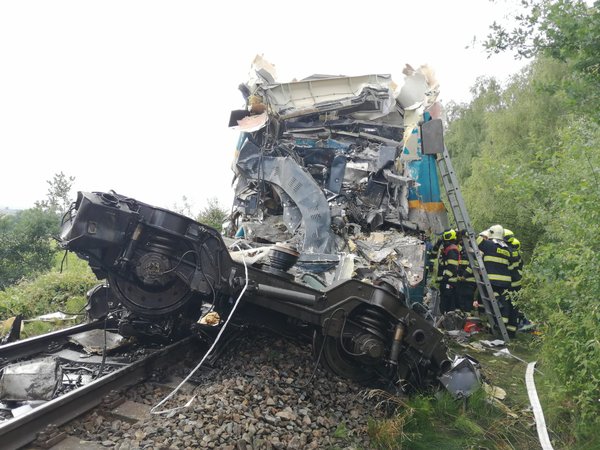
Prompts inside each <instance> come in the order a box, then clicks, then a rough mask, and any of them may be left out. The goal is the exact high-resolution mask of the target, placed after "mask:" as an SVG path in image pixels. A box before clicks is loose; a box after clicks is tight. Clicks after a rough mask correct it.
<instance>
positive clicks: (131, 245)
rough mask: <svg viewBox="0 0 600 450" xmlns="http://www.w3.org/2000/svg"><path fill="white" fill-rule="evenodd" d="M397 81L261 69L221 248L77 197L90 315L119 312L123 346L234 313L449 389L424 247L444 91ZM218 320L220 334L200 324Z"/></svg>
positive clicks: (125, 202) (240, 125)
mask: <svg viewBox="0 0 600 450" xmlns="http://www.w3.org/2000/svg"><path fill="white" fill-rule="evenodd" d="M404 73H405V76H406V77H405V80H404V84H403V85H402V86H401V87H399V86H397V85H396V84H395V83H394V82H393V81H392V79H391V77H390V76H389V75H365V76H356V77H345V76H322V75H315V76H312V77H309V78H306V79H304V80H301V81H294V82H290V83H278V82H276V81H275V75H274V68H273V66H271V65H270V64H269V63H268V62H266V61H265V60H263V59H262V58H260V57H257V58H256V59H255V61H254V63H253V70H252V71H251V74H252V75H251V77H250V80H249V81H248V82H247V83H245V84H242V85H240V90H241V91H242V94H243V96H244V98H245V101H246V106H247V107H246V108H245V109H243V110H236V111H233V112H232V114H231V119H230V126H231V127H234V128H236V129H238V130H239V131H240V132H241V133H240V139H239V144H238V147H237V151H236V156H235V164H234V172H235V199H234V204H233V210H232V215H231V216H230V220H229V222H228V224H227V227H226V232H225V233H224V235H225V236H223V235H222V234H221V233H219V232H218V231H216V230H214V229H212V228H210V227H208V226H206V225H203V224H201V223H198V222H196V221H194V220H192V219H190V218H188V217H185V216H183V215H180V214H177V213H174V212H171V211H168V210H165V209H161V208H157V207H153V206H151V205H148V204H145V203H142V202H139V201H137V200H134V199H131V198H128V197H125V196H122V195H118V194H116V193H114V192H110V193H101V192H93V193H83V192H80V193H79V194H78V197H77V200H76V202H75V203H74V206H73V208H72V210H71V212H70V214H69V215H68V216H67V217H66V219H65V221H64V225H63V231H62V235H61V242H62V246H63V247H64V248H65V249H68V250H71V251H73V252H76V253H77V254H78V255H79V256H81V257H83V258H84V259H86V260H87V261H88V262H89V264H90V266H91V267H92V269H93V270H94V272H95V274H96V275H97V277H98V278H99V279H106V280H107V282H106V283H105V284H103V285H100V286H99V287H98V288H97V289H95V290H94V291H93V292H92V294H91V295H90V304H89V309H90V311H91V312H92V315H94V316H96V317H101V316H102V315H105V314H107V313H108V311H109V309H110V308H109V307H110V306H111V305H116V304H120V305H121V307H122V308H124V309H125V312H124V313H121V315H120V319H119V320H120V332H121V334H123V335H126V336H129V335H137V336H153V337H169V336H172V335H174V334H177V333H181V332H184V331H185V330H187V331H189V330H190V329H191V328H194V329H196V330H200V332H201V333H202V334H204V335H209V336H213V338H214V335H215V331H214V330H215V329H218V328H219V326H221V327H222V326H224V324H226V323H227V322H226V320H225V319H227V318H228V317H229V315H230V313H232V311H233V310H235V314H233V316H232V318H233V321H234V322H237V323H238V324H260V325H263V326H267V327H269V328H274V329H279V330H280V331H282V332H287V333H290V332H292V333H295V334H302V335H310V336H311V337H312V339H313V350H314V354H315V358H316V359H317V361H318V362H320V363H321V364H323V365H324V366H326V367H327V368H328V369H330V370H331V371H332V372H334V373H336V374H338V375H340V376H342V377H346V378H349V379H352V380H357V381H372V380H376V379H380V380H381V379H384V380H387V381H389V382H392V383H396V384H397V385H403V386H408V385H412V386H423V385H427V384H430V383H431V382H437V380H442V383H443V384H445V385H446V386H448V385H449V384H452V383H456V380H457V378H458V373H459V372H460V371H461V370H462V369H460V368H457V367H453V362H452V361H451V360H450V359H449V358H448V356H447V348H446V346H445V344H444V343H443V340H442V337H443V335H442V333H441V332H440V331H439V330H438V329H436V328H435V327H434V326H433V325H432V323H431V321H430V320H428V319H426V315H425V314H424V312H425V311H426V308H425V307H423V305H422V297H423V285H424V268H425V242H424V236H425V235H428V234H430V233H431V232H439V231H441V230H443V229H444V228H445V227H446V226H447V216H446V211H445V209H444V206H443V204H442V203H441V200H440V193H439V188H438V179H437V172H436V164H435V155H431V154H428V147H429V146H435V145H438V146H439V145H440V140H441V131H440V130H438V129H436V128H433V127H431V128H428V123H429V122H431V121H430V120H429V119H431V118H432V117H433V118H435V117H437V116H438V115H439V109H440V108H439V104H438V103H437V102H436V97H437V93H438V86H437V84H436V82H435V79H434V78H433V76H432V74H431V72H430V71H429V70H428V69H427V67H421V68H420V69H418V70H414V69H412V68H410V66H407V67H406V69H405V72H404ZM437 122H439V121H437ZM431 123H432V122H431ZM441 145H443V144H441ZM227 236H229V237H227ZM238 304H239V308H237V306H238ZM236 308H237V309H236ZM209 312H210V313H212V317H213V318H215V317H216V320H213V323H212V324H207V323H206V320H202V319H201V320H200V321H198V319H199V318H201V317H202V318H204V319H205V318H206V317H207V313H209ZM215 312H216V313H217V315H215V314H214V313H215ZM197 321H198V323H196V322H197ZM215 324H216V325H217V326H214V325H215ZM463 372H464V370H463ZM468 372H469V373H468V374H467V378H468V379H469V380H472V379H474V378H476V377H474V375H473V373H472V371H468ZM453 380H454V381H453ZM463 384H464V383H463ZM458 386H459V387H454V391H455V392H459V391H460V392H463V393H464V392H467V391H468V390H469V389H471V388H472V383H471V382H469V383H467V384H466V385H462V386H461V383H458Z"/></svg>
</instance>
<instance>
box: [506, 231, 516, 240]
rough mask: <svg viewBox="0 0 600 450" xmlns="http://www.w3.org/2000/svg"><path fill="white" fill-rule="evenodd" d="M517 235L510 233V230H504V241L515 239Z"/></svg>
mask: <svg viewBox="0 0 600 450" xmlns="http://www.w3.org/2000/svg"><path fill="white" fill-rule="evenodd" d="M514 236H515V233H513V232H512V231H510V230H509V229H508V228H505V229H504V239H505V240H507V241H508V240H509V239H510V238H511V237H514Z"/></svg>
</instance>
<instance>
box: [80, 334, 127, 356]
mask: <svg viewBox="0 0 600 450" xmlns="http://www.w3.org/2000/svg"><path fill="white" fill-rule="evenodd" d="M69 341H71V342H73V343H74V344H77V345H80V346H82V347H83V349H84V350H85V351H86V352H87V353H90V354H92V353H102V352H103V351H104V349H106V351H111V350H114V349H116V348H119V347H121V346H122V345H124V344H125V343H126V342H127V341H126V340H125V338H124V337H123V336H121V335H120V334H117V333H113V332H110V331H104V330H90V331H84V332H83V333H78V334H74V335H72V336H70V337H69Z"/></svg>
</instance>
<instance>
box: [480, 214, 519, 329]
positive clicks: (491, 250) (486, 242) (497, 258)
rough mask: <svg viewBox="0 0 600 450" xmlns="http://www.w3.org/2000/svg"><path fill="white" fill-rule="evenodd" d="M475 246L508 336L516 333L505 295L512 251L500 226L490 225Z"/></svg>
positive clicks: (510, 279) (508, 302) (513, 312)
mask: <svg viewBox="0 0 600 450" xmlns="http://www.w3.org/2000/svg"><path fill="white" fill-rule="evenodd" d="M477 245H478V246H479V250H480V251H481V253H482V256H483V264H484V265H485V270H486V271H487V274H488V278H489V280H490V284H491V285H492V290H493V291H494V294H495V295H496V300H497V301H498V307H499V309H500V313H501V314H502V321H503V322H504V324H505V325H506V330H507V331H508V334H509V335H510V336H514V335H515V332H516V331H517V320H516V319H517V316H516V314H515V310H514V308H513V305H512V303H511V301H510V298H508V296H507V294H508V292H509V290H510V289H511V284H512V274H511V266H512V263H513V259H512V251H511V248H510V247H509V245H508V244H507V243H506V242H505V241H504V228H503V227H502V225H492V226H491V227H490V228H489V229H488V230H486V232H484V233H481V234H480V236H479V238H478V240H477Z"/></svg>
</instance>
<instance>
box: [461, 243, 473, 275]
mask: <svg viewBox="0 0 600 450" xmlns="http://www.w3.org/2000/svg"><path fill="white" fill-rule="evenodd" d="M458 251H459V252H460V255H459V258H458V281H466V282H467V283H475V275H473V269H472V268H471V264H469V257H468V256H467V252H466V251H465V249H464V248H463V246H462V245H459V246H458Z"/></svg>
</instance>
